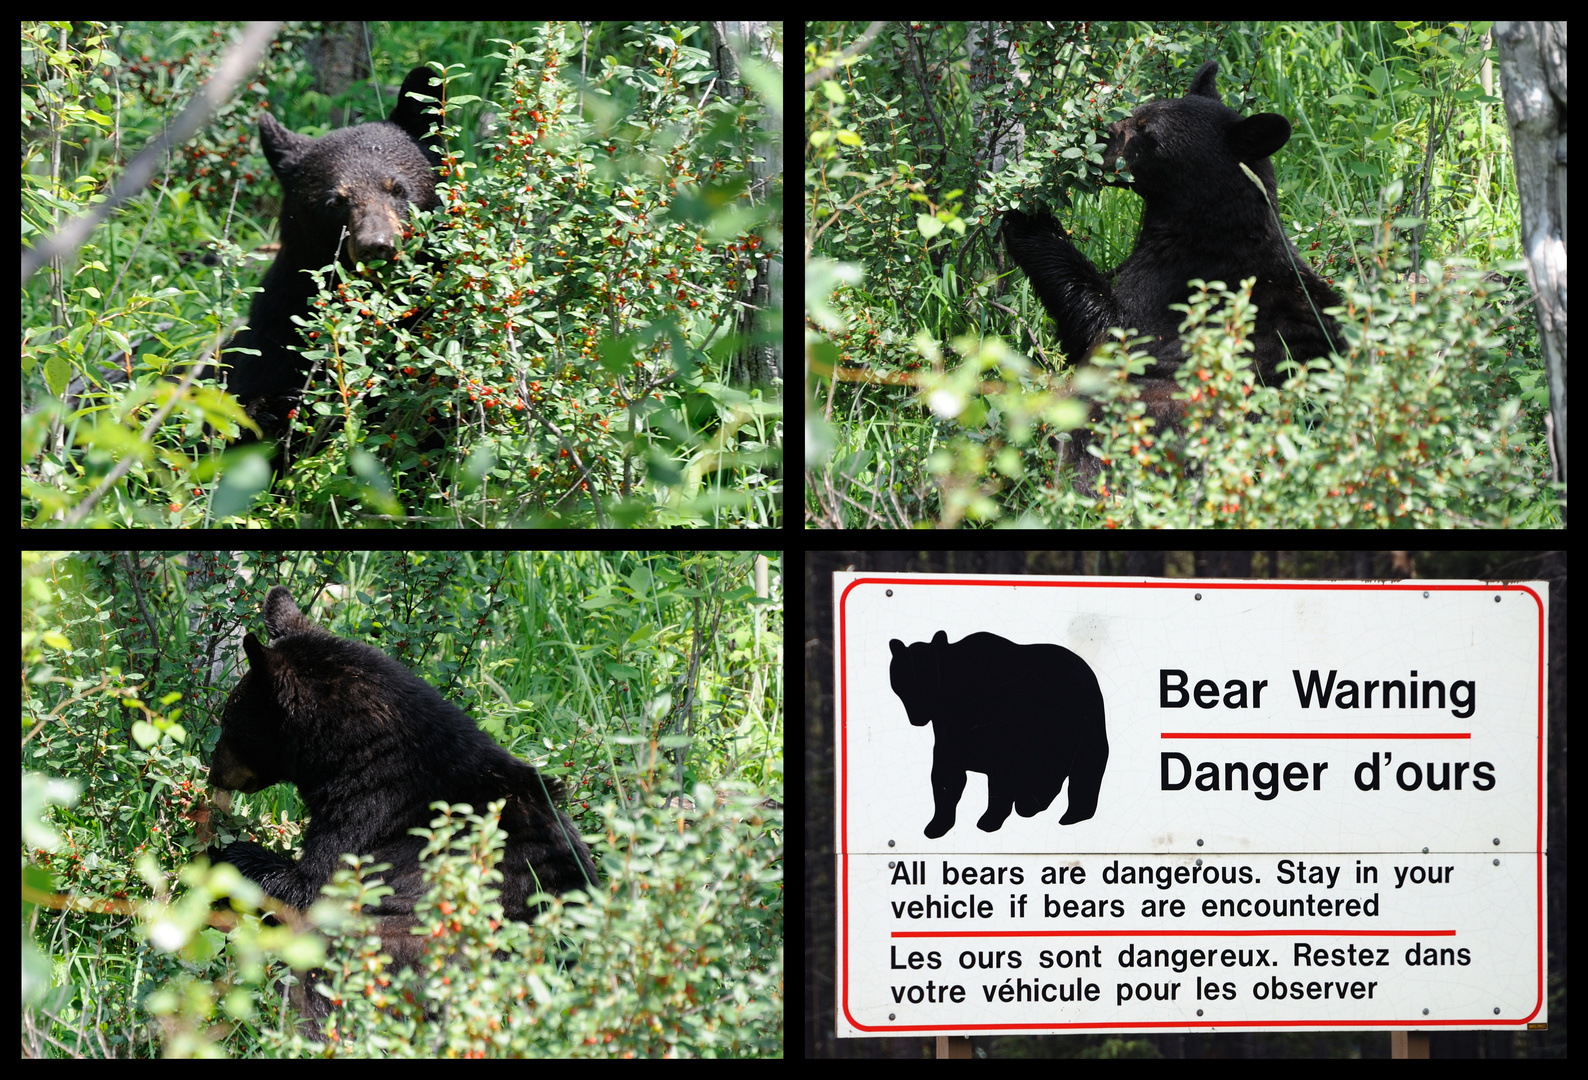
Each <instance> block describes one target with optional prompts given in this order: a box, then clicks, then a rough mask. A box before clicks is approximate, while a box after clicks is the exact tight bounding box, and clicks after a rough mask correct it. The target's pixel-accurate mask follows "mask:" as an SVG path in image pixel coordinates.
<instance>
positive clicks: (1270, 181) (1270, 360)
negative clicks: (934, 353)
mask: <svg viewBox="0 0 1588 1080" xmlns="http://www.w3.org/2000/svg"><path fill="white" fill-rule="evenodd" d="M1218 69H1219V66H1218V63H1217V62H1216V61H1211V60H1210V61H1209V62H1207V63H1206V64H1203V65H1202V67H1201V68H1200V69H1198V71H1197V73H1196V77H1195V78H1193V79H1192V80H1191V88H1190V89H1189V90H1188V91H1186V95H1185V97H1183V98H1171V99H1169V100H1166V101H1153V102H1149V103H1148V104H1146V105H1142V106H1140V107H1139V108H1137V109H1136V110H1135V111H1134V112H1132V113H1131V114H1130V116H1128V117H1126V118H1125V119H1123V120H1121V121H1119V122H1118V123H1116V124H1114V125H1113V126H1111V127H1110V128H1109V129H1108V131H1109V139H1108V143H1107V146H1106V148H1105V149H1104V151H1103V161H1104V163H1105V166H1106V167H1107V169H1108V170H1109V171H1110V172H1111V171H1112V170H1113V169H1114V168H1115V167H1116V162H1119V161H1123V162H1124V164H1125V165H1126V166H1128V168H1129V171H1130V178H1129V179H1128V180H1125V181H1123V182H1124V183H1127V184H1128V185H1129V186H1130V187H1132V188H1134V189H1135V191H1136V193H1137V194H1138V195H1140V196H1141V197H1142V203H1143V207H1142V213H1141V229H1140V231H1139V232H1138V233H1137V235H1136V247H1135V250H1134V251H1132V252H1131V255H1130V257H1129V258H1128V259H1126V260H1125V261H1124V262H1123V263H1121V264H1120V265H1119V266H1118V267H1117V268H1116V269H1115V270H1114V271H1113V272H1112V273H1111V274H1109V275H1107V276H1106V277H1105V276H1104V275H1103V274H1101V273H1099V272H1098V270H1097V269H1096V268H1095V267H1094V266H1093V265H1092V264H1091V263H1090V262H1089V261H1087V259H1086V256H1084V255H1082V254H1081V253H1080V252H1079V251H1077V250H1076V249H1075V247H1074V245H1072V244H1071V243H1070V241H1069V238H1068V237H1067V236H1065V233H1064V230H1063V229H1062V228H1060V226H1059V224H1058V222H1056V221H1055V220H1054V219H1053V218H1052V217H1051V216H1050V215H1047V214H1039V215H1028V214H1024V213H1021V212H1020V211H1018V210H1011V211H1007V212H1006V213H1005V214H1004V243H1005V245H1006V246H1007V248H1008V250H1009V254H1010V256H1011V257H1012V258H1013V259H1014V260H1015V262H1016V263H1018V264H1019V266H1020V268H1021V269H1022V270H1023V271H1025V274H1026V277H1027V278H1029V279H1030V280H1031V284H1032V287H1033V288H1034V289H1035V290H1036V293H1037V296H1038V297H1039V298H1040V299H1041V300H1042V304H1043V306H1044V307H1045V308H1047V311H1048V314H1049V315H1051V316H1052V317H1053V321H1054V324H1055V325H1056V326H1057V328H1058V332H1059V343H1060V345H1061V346H1063V349H1064V352H1065V354H1066V355H1067V356H1068V357H1069V359H1070V361H1071V362H1072V363H1077V364H1079V363H1081V362H1083V361H1084V360H1085V359H1086V357H1087V355H1088V354H1089V353H1090V352H1091V350H1092V349H1093V347H1094V346H1096V344H1097V343H1098V341H1099V339H1101V338H1102V337H1103V336H1104V334H1105V332H1106V331H1107V330H1108V329H1109V328H1110V327H1127V328H1134V329H1136V330H1139V331H1140V332H1141V333H1142V334H1146V335H1149V336H1150V337H1151V338H1152V341H1151V342H1150V343H1149V344H1148V345H1147V346H1146V351H1147V352H1149V353H1150V354H1151V355H1152V357H1153V363H1152V364H1151V366H1150V367H1148V369H1147V370H1146V372H1145V373H1144V374H1143V375H1142V377H1141V378H1140V379H1139V380H1138V381H1139V382H1140V383H1141V393H1142V398H1143V400H1145V401H1146V402H1147V404H1148V415H1150V416H1152V417H1153V418H1154V419H1155V420H1156V421H1157V422H1158V423H1159V424H1160V425H1162V426H1168V425H1172V424H1173V422H1174V421H1175V420H1176V419H1177V418H1178V417H1179V415H1180V414H1181V407H1180V405H1179V403H1178V402H1175V401H1174V400H1173V399H1172V395H1173V394H1175V393H1177V392H1178V389H1179V388H1178V387H1177V385H1176V384H1175V381H1174V372H1175V369H1177V368H1178V367H1179V366H1180V365H1181V363H1182V362H1183V361H1184V359H1185V356H1184V353H1183V351H1182V349H1181V345H1180V335H1179V326H1180V323H1181V322H1182V321H1183V320H1184V317H1185V316H1184V315H1183V314H1182V313H1181V312H1177V311H1171V310H1170V309H1169V306H1170V305H1171V304H1183V303H1185V302H1186V298H1187V296H1188V295H1189V293H1190V291H1191V290H1190V289H1189V288H1188V287H1187V285H1186V283H1187V282H1188V281H1190V280H1192V279H1194V278H1201V279H1202V280H1204V281H1222V282H1224V283H1225V284H1226V285H1227V286H1228V287H1229V288H1231V289H1235V288H1239V287H1240V283H1241V281H1242V280H1243V279H1245V278H1249V277H1255V278H1256V279H1257V281H1256V284H1254V285H1253V286H1252V302H1253V303H1254V304H1256V306H1257V326H1256V331H1255V334H1254V336H1253V339H1252V343H1253V345H1254V346H1255V351H1254V353H1253V356H1252V365H1253V368H1254V369H1255V371H1256V374H1257V377H1258V378H1259V379H1260V380H1261V381H1262V382H1263V383H1265V384H1275V383H1277V382H1281V381H1283V378H1282V376H1281V375H1280V374H1279V373H1278V372H1277V368H1278V365H1279V364H1281V363H1282V362H1283V361H1284V360H1286V359H1287V357H1288V358H1293V359H1295V360H1297V361H1298V362H1305V361H1307V360H1310V359H1312V358H1314V357H1318V356H1324V355H1327V354H1328V353H1329V352H1330V350H1332V349H1339V348H1342V347H1343V339H1342V338H1341V337H1340V334H1339V328H1338V325H1337V324H1336V323H1335V321H1334V319H1332V318H1331V317H1329V316H1328V315H1324V314H1323V312H1324V309H1326V308H1329V307H1334V306H1337V305H1339V304H1340V302H1341V301H1340V297H1339V294H1337V293H1336V292H1335V291H1334V290H1333V289H1332V288H1330V287H1329V284H1328V283H1327V282H1326V281H1324V280H1323V278H1322V277H1320V276H1319V275H1318V273H1317V272H1316V271H1315V270H1313V268H1312V267H1311V266H1310V265H1308V263H1307V261H1306V260H1305V259H1303V258H1302V257H1301V255H1300V254H1299V253H1298V252H1297V251H1296V248H1295V245H1294V244H1292V243H1291V242H1290V239H1289V238H1288V237H1287V236H1286V235H1285V233H1284V231H1283V230H1282V229H1281V228H1280V225H1279V222H1278V220H1276V218H1275V213H1274V210H1273V209H1272V207H1276V206H1277V205H1278V202H1277V188H1276V185H1275V183H1274V167H1273V165H1272V163H1270V161H1269V160H1268V159H1269V156H1270V155H1272V154H1273V153H1274V152H1275V151H1277V150H1278V149H1279V148H1280V147H1282V146H1284V145H1285V143H1286V142H1287V141H1289V139H1290V121H1288V120H1286V119H1285V118H1284V117H1283V116H1280V115H1279V114H1277V113H1258V114H1256V115H1254V116H1249V117H1244V118H1243V117H1242V116H1241V114H1240V113H1238V112H1236V111H1235V110H1234V109H1231V108H1230V107H1228V106H1227V105H1225V104H1224V102H1223V101H1222V100H1220V98H1219V95H1218V91H1217V90H1216V89H1215V88H1214V85H1213V80H1214V77H1215V76H1216V75H1217V74H1218ZM1243 163H1244V164H1245V165H1246V166H1247V167H1248V168H1250V169H1251V170H1252V172H1253V173H1255V174H1256V175H1257V177H1258V178H1259V179H1260V180H1261V181H1262V183H1263V188H1264V189H1265V190H1266V191H1267V196H1268V197H1267V201H1266V202H1265V201H1264V198H1263V191H1259V190H1258V189H1257V187H1256V186H1255V185H1254V184H1253V183H1252V181H1251V180H1250V179H1249V178H1247V176H1246V175H1245V173H1243V172H1242V171H1241V165H1242V164H1243ZM1320 319H1321V322H1320ZM1082 441H1083V440H1082V438H1078V439H1077V446H1078V447H1079V446H1080V445H1081V442H1082ZM1077 456H1078V465H1079V467H1080V470H1081V475H1082V479H1083V481H1088V480H1089V479H1090V478H1091V477H1094V476H1095V475H1096V473H1097V461H1096V459H1095V458H1093V457H1092V455H1090V454H1087V453H1084V452H1082V453H1080V454H1078V455H1077Z"/></svg>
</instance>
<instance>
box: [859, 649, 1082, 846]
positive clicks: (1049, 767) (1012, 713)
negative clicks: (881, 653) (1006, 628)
mask: <svg viewBox="0 0 1588 1080" xmlns="http://www.w3.org/2000/svg"><path fill="white" fill-rule="evenodd" d="M888 648H890V649H892V650H893V664H892V666H891V667H890V668H889V669H888V676H889V679H890V680H891V681H892V683H893V692H894V693H895V694H897V695H898V696H899V700H900V701H902V702H903V703H904V711H905V713H906V714H908V716H909V717H910V723H912V724H914V725H915V726H916V727H924V726H925V725H927V724H931V725H932V726H933V728H935V729H936V730H935V738H936V740H937V741H936V743H935V745H934V746H933V748H932V801H933V804H934V807H935V813H934V814H933V815H932V821H931V823H930V824H928V825H927V827H926V835H927V836H928V837H930V838H932V839H936V838H937V837H939V836H942V835H943V834H944V833H946V832H948V830H950V829H952V828H953V827H954V813H955V809H956V808H957V807H958V806H959V797H960V794H961V793H962V792H964V790H965V773H966V772H979V773H986V774H987V812H986V813H985V814H983V815H982V816H981V820H979V821H977V822H976V827H977V828H979V829H981V830H982V831H983V832H997V831H998V829H999V828H1000V827H1001V826H1002V825H1003V823H1004V821H1005V820H1006V819H1007V818H1008V817H1009V811H1010V810H1011V809H1015V810H1018V811H1020V816H1021V817H1031V816H1032V815H1034V814H1040V813H1041V812H1042V811H1044V810H1046V809H1047V808H1048V807H1049V806H1050V805H1052V803H1053V800H1054V799H1055V798H1056V797H1057V796H1058V794H1059V789H1060V788H1061V787H1063V786H1064V781H1065V779H1066V778H1068V780H1069V782H1070V805H1069V808H1068V809H1066V810H1065V812H1064V816H1063V817H1061V818H1060V819H1059V824H1060V825H1073V824H1075V823H1076V822H1077V821H1085V820H1086V819H1087V818H1089V817H1091V816H1092V815H1093V814H1095V813H1097V794H1098V790H1099V789H1100V788H1101V787H1102V784H1103V769H1104V768H1105V767H1106V766H1107V764H1108V734H1107V732H1106V731H1105V730H1104V727H1103V692H1102V690H1101V689H1100V688H1099V687H1098V685H1097V676H1096V675H1094V674H1093V673H1092V669H1091V668H1090V667H1088V666H1087V664H1086V661H1085V660H1082V659H1081V658H1080V657H1079V656H1076V655H1075V654H1074V653H1072V652H1071V651H1070V650H1069V649H1066V648H1064V647H1063V646H1061V645H1017V644H1015V643H1014V642H1012V641H1008V640H1006V639H1004V638H1001V637H999V636H998V635H997V634H971V635H969V636H968V637H966V638H964V639H962V640H960V641H957V642H955V643H954V644H952V645H950V644H949V643H948V634H946V633H944V632H943V631H942V630H939V631H938V632H937V634H936V635H935V636H934V637H933V638H932V640H931V641H929V642H928V641H918V642H916V643H915V644H913V645H908V646H907V645H905V644H904V642H902V641H899V640H898V639H897V638H895V639H894V640H892V641H889V642H888Z"/></svg>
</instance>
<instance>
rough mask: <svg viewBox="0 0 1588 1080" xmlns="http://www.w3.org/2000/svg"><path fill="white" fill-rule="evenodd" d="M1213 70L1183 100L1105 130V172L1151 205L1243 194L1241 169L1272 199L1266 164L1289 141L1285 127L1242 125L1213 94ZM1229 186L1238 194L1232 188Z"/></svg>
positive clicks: (1270, 118) (1272, 118) (1205, 70)
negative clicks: (1198, 195)
mask: <svg viewBox="0 0 1588 1080" xmlns="http://www.w3.org/2000/svg"><path fill="white" fill-rule="evenodd" d="M1218 70H1219V65H1218V61H1216V60H1210V61H1208V62H1207V63H1206V64H1203V65H1202V67H1201V68H1200V69H1198V71H1197V73H1196V77H1195V78H1194V79H1192V80H1191V89H1189V90H1187V91H1186V95H1185V97H1181V98H1169V99H1168V100H1166V101H1151V102H1148V103H1147V104H1145V105H1142V106H1140V107H1138V108H1137V109H1136V110H1135V111H1134V112H1132V113H1131V114H1130V115H1129V116H1127V117H1126V118H1125V119H1123V120H1121V121H1119V122H1118V123H1116V124H1114V125H1113V126H1111V127H1110V128H1109V129H1108V132H1109V139H1108V144H1107V146H1106V147H1105V148H1104V150H1103V164H1104V171H1105V172H1106V173H1113V174H1115V175H1117V176H1118V180H1119V182H1120V183H1123V184H1126V185H1128V186H1130V187H1132V188H1134V189H1135V190H1136V193H1137V194H1138V195H1141V196H1142V197H1143V198H1144V199H1147V200H1149V201H1150V200H1152V199H1154V198H1159V199H1162V198H1175V197H1177V196H1179V195H1181V194H1182V193H1187V192H1200V191H1205V190H1210V189H1211V190H1221V191H1227V190H1249V187H1248V185H1250V183H1251V181H1250V180H1248V179H1246V177H1245V176H1244V175H1243V174H1242V173H1241V164H1242V163H1243V162H1244V163H1245V164H1246V166H1247V167H1248V168H1250V169H1251V170H1252V172H1254V173H1256V174H1257V176H1258V178H1259V179H1260V180H1262V182H1263V186H1264V187H1265V188H1267V189H1268V194H1269V197H1270V199H1272V198H1273V197H1274V196H1275V194H1276V188H1275V184H1274V167H1273V165H1272V164H1271V163H1270V162H1269V160H1268V158H1269V157H1270V155H1272V154H1273V153H1274V152H1275V151H1277V150H1278V149H1279V148H1280V147H1282V146H1284V145H1285V143H1286V142H1288V141H1289V140H1290V121H1288V120H1286V119H1285V118H1284V117H1283V116H1280V115H1279V114H1278V113H1257V114H1256V115H1254V116H1245V117H1243V116H1242V115H1241V114H1240V113H1238V112H1236V111H1235V110H1234V109H1232V108H1230V107H1229V106H1228V105H1225V104H1224V102H1223V101H1222V100H1221V99H1220V98H1219V95H1218V91H1217V90H1216V89H1214V86H1213V80H1214V77H1215V76H1216V75H1217V74H1218ZM1121 163H1123V170H1127V171H1128V173H1129V175H1128V176H1125V175H1123V173H1122V172H1121V171H1120V170H1121ZM1232 182H1238V183H1239V184H1240V188H1238V189H1232V188H1230V187H1229V186H1228V185H1229V184H1231V183H1232Z"/></svg>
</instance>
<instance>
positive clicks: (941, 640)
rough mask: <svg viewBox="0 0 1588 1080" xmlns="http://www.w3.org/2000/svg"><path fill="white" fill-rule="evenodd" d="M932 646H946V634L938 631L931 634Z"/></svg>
mask: <svg viewBox="0 0 1588 1080" xmlns="http://www.w3.org/2000/svg"><path fill="white" fill-rule="evenodd" d="M932 644H933V645H934V646H939V647H941V646H946V645H947V644H948V634H947V632H945V631H943V630H939V631H938V632H937V633H935V634H933V635H932Z"/></svg>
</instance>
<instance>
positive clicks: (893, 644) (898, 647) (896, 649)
mask: <svg viewBox="0 0 1588 1080" xmlns="http://www.w3.org/2000/svg"><path fill="white" fill-rule="evenodd" d="M888 648H889V649H892V650H893V655H894V658H895V659H897V658H898V657H901V656H903V655H904V642H902V641H900V640H899V639H898V638H894V639H893V640H892V641H890V642H888Z"/></svg>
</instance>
